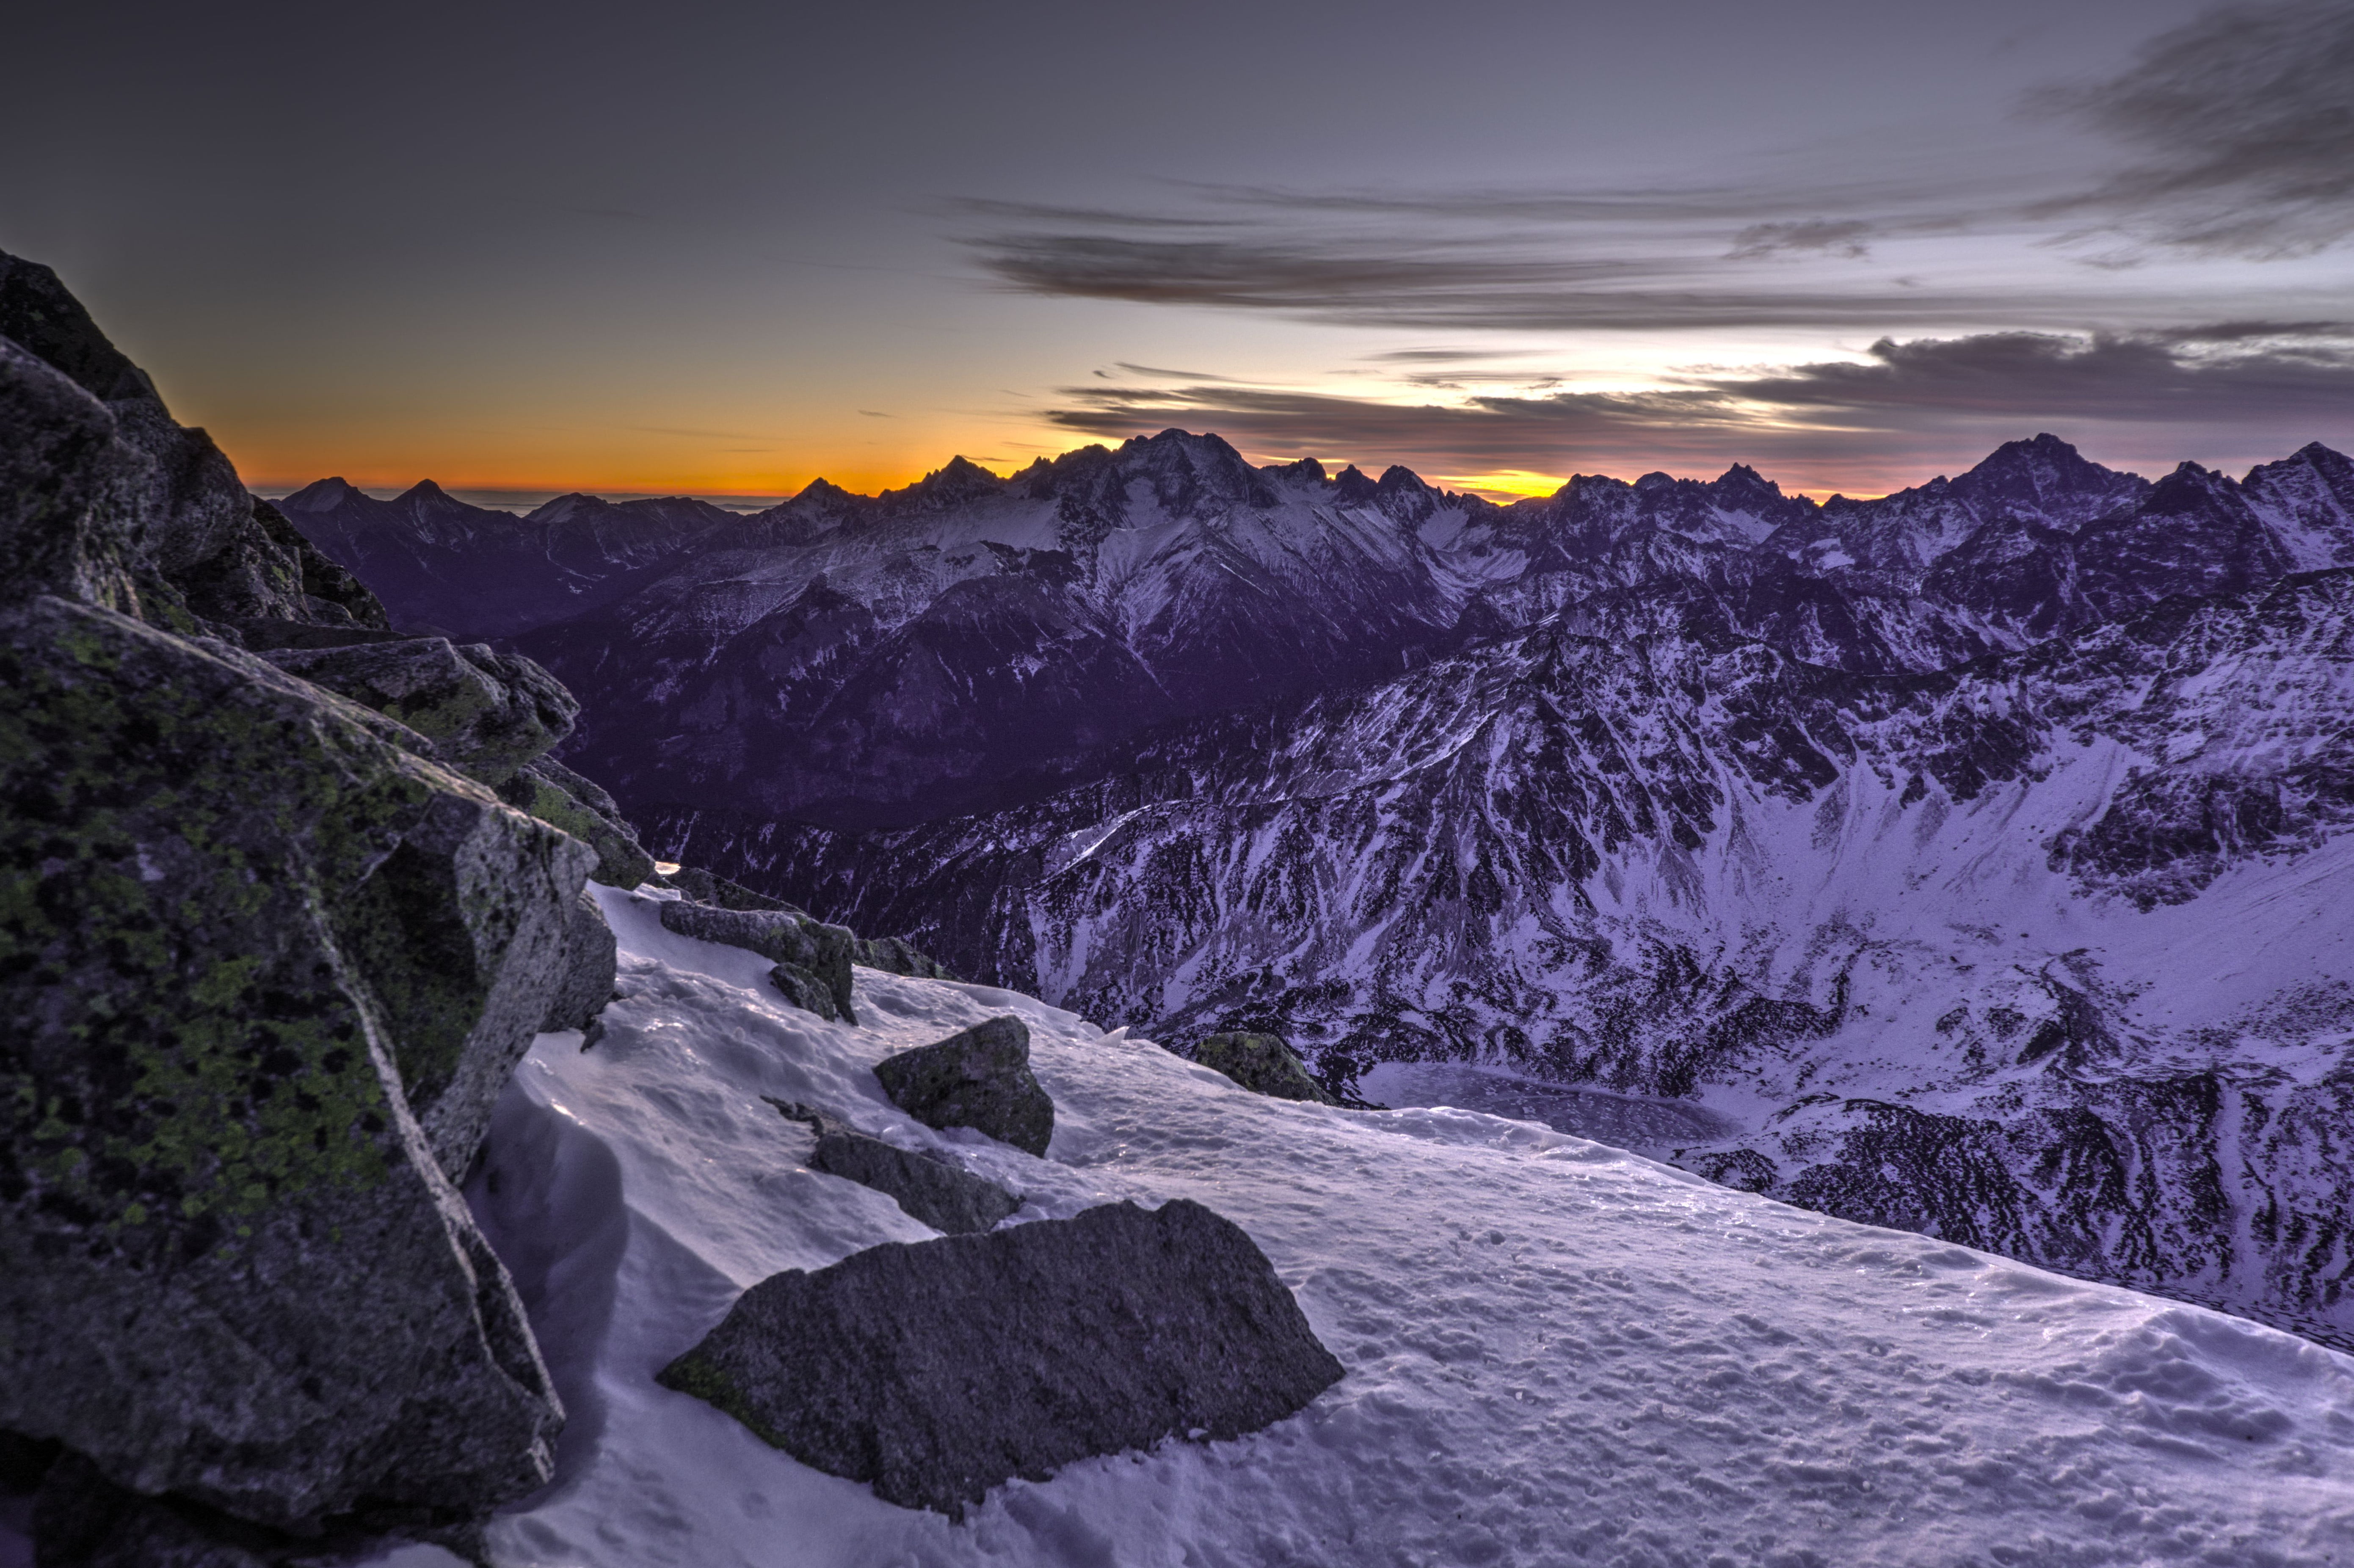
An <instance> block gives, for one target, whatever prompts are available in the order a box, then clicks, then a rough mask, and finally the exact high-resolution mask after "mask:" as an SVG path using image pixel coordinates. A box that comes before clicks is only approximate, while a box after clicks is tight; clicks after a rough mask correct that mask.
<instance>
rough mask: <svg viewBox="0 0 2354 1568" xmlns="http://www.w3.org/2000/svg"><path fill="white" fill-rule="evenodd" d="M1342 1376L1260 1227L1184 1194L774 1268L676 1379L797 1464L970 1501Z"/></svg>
mask: <svg viewBox="0 0 2354 1568" xmlns="http://www.w3.org/2000/svg"><path fill="white" fill-rule="evenodd" d="M1341 1375H1342V1368H1341V1363H1340V1362H1339V1361H1336V1360H1335V1359H1334V1358H1333V1356H1332V1354H1331V1352H1330V1351H1327V1350H1325V1349H1324V1347H1323V1346H1322V1345H1321V1344H1320V1343H1318V1342H1317V1340H1316V1336H1315V1333H1314V1332H1313V1330H1310V1328H1309V1326H1308V1321H1307V1319H1306V1318H1305V1317H1303V1316H1302V1315H1301V1313H1300V1310H1299V1304H1298V1303H1296V1302H1295V1301H1293V1300H1292V1298H1291V1293H1290V1292H1289V1291H1288V1290H1286V1289H1285V1288H1284V1287H1283V1285H1282V1282H1281V1281H1280V1280H1278V1279H1277V1277H1276V1276H1275V1270H1274V1268H1273V1267H1272V1266H1270V1265H1269V1264H1268V1263H1267V1257H1266V1255H1264V1254H1262V1253H1261V1252H1260V1251H1259V1250H1258V1248H1257V1245H1254V1244H1253V1243H1252V1241H1251V1239H1250V1237H1249V1236H1248V1235H1246V1234H1244V1233H1243V1231H1242V1230H1241V1228H1240V1227H1239V1226H1236V1225H1235V1224H1232V1223H1231V1222H1229V1221H1227V1220H1224V1219H1221V1218H1220V1217H1219V1216H1217V1215H1216V1214H1214V1213H1211V1212H1210V1211H1209V1210H1207V1209H1205V1208H1204V1207H1202V1206H1201V1205H1200V1204H1198V1203H1194V1202H1188V1201H1186V1200H1184V1199H1178V1200H1176V1201H1174V1202H1169V1203H1166V1204H1163V1205H1162V1206H1161V1208H1160V1209H1159V1210H1157V1211H1153V1212H1150V1213H1147V1212H1146V1211H1144V1210H1142V1209H1140V1208H1137V1207H1136V1206H1135V1205H1133V1204H1129V1203H1119V1204H1106V1205H1104V1206H1103V1207H1100V1208H1095V1209H1089V1210H1088V1211H1087V1212H1086V1213H1082V1214H1080V1215H1078V1216H1077V1217H1076V1218H1074V1219H1068V1220H1040V1221H1036V1222H1034V1223H1032V1224H1023V1225H1014V1226H1012V1227H1010V1228H1008V1229H1005V1230H1002V1231H994V1232H991V1234H988V1235H982V1236H950V1237H944V1238H942V1239H941V1240H939V1241H936V1242H919V1243H915V1244H905V1243H895V1244H890V1245H883V1246H876V1247H869V1248H868V1249H867V1250H865V1251H864V1252H862V1253H857V1254H855V1255H852V1256H850V1257H847V1258H844V1259H843V1261H842V1262H840V1263H837V1264H835V1265H833V1266H832V1267H830V1268H823V1269H820V1270H818V1271H817V1272H815V1273H813V1274H812V1273H805V1272H803V1271H802V1270H800V1269H792V1270H790V1271H788V1272H786V1273H783V1274H779V1275H775V1276H773V1277H769V1278H768V1279H765V1280H763V1281H761V1282H760V1283H759V1284H758V1285H756V1286H754V1287H752V1288H751V1289H750V1290H748V1291H747V1292H745V1293H744V1295H743V1297H742V1298H740V1299H739V1300H738V1301H737V1303H736V1305H735V1307H734V1308H731V1309H730V1310H729V1312H728V1314H727V1317H726V1320H725V1321H724V1322H722V1323H721V1324H720V1325H719V1327H718V1328H716V1329H715V1330H712V1331H711V1333H710V1334H709V1335H708V1336H707V1337H706V1338H705V1340H704V1341H703V1342H702V1343H701V1344H700V1345H697V1346H696V1347H695V1349H694V1350H692V1351H688V1352H687V1353H686V1354H685V1355H684V1356H682V1357H680V1358H679V1359H678V1360H677V1361H673V1362H672V1363H671V1364H670V1365H669V1366H668V1367H666V1368H664V1369H663V1372H662V1381H663V1383H666V1384H667V1385H668V1386H670V1387H672V1388H675V1389H679V1390H682V1391H684V1392H685V1393H692V1394H695V1395H696V1396H697V1397H699V1398H702V1399H705V1400H708V1401H710V1402H711V1403H712V1404H716V1405H717V1406H718V1407H719V1408H720V1409H722V1410H725V1411H726V1412H727V1413H728V1414H730V1415H733V1416H735V1417H736V1418H737V1420H739V1421H741V1422H743V1423H744V1425H747V1426H748V1427H750V1428H751V1429H752V1430H753V1431H754V1432H755V1433H757V1434H758V1436H760V1437H761V1438H762V1439H763V1440H765V1441H767V1442H769V1443H771V1444H773V1445H775V1446H778V1447H779V1448H782V1449H784V1450H785V1451H786V1452H787V1453H789V1454H790V1455H792V1456H793V1457H795V1458H797V1459H799V1460H801V1462H802V1463H803V1464H807V1465H811V1466H814V1467H817V1468H819V1469H822V1470H824V1471H826V1472H827V1473H828V1474H831V1475H836V1476H844V1477H848V1478H851V1479H853V1480H859V1481H866V1482H869V1483H871V1484H872V1485H873V1486H874V1488H875V1495H876V1496H878V1497H881V1498H883V1499H886V1500H888V1501H891V1502H895V1503H897V1504H899V1505H900V1506H902V1507H905V1508H931V1509H937V1510H940V1511H941V1512H943V1513H946V1514H948V1515H949V1517H951V1518H961V1517H962V1516H963V1512H964V1508H965V1505H967V1504H969V1503H974V1502H979V1501H980V1500H981V1499H982V1497H983V1496H984V1495H986V1493H987V1492H988V1490H989V1489H990V1488H991V1487H993V1486H997V1485H999V1484H1000V1483H1002V1482H1004V1481H1007V1480H1010V1479H1012V1478H1014V1477H1017V1476H1020V1477H1025V1478H1030V1479H1034V1480H1044V1479H1045V1478H1047V1477H1048V1476H1050V1475H1052V1474H1053V1473H1054V1471H1055V1469H1056V1468H1057V1467H1060V1466H1063V1465H1067V1464H1070V1463H1072V1462H1073V1461H1074V1460H1077V1459H1083V1458H1087V1457H1091V1456H1093V1455H1097V1454H1115V1453H1119V1452H1120V1451H1121V1450H1123V1449H1128V1448H1141V1447H1146V1446H1150V1445H1151V1444H1153V1443H1156V1442H1158V1441H1160V1440H1161V1439H1162V1438H1164V1437H1193V1438H1197V1439H1198V1438H1203V1437H1206V1438H1212V1439H1216V1438H1225V1437H1235V1436H1241V1435H1242V1434H1244V1433H1246V1432H1255V1431H1257V1430H1258V1429H1259V1428H1261V1427H1263V1426H1267V1425H1270V1424H1272V1423H1274V1422H1277V1421H1279V1420H1281V1419H1283V1418H1284V1417H1285V1416H1287V1415H1289V1414H1292V1413H1293V1412H1295V1411H1297V1410H1299V1408H1300V1407H1301V1406H1303V1405H1305V1404H1308V1402H1309V1401H1310V1400H1312V1399H1314V1398H1315V1397H1316V1395H1317V1394H1319V1393H1322V1392H1323V1391H1324V1390H1325V1389H1326V1388H1329V1387H1331V1385H1332V1384H1333V1383H1336V1382H1338V1381H1339V1380H1340V1378H1341Z"/></svg>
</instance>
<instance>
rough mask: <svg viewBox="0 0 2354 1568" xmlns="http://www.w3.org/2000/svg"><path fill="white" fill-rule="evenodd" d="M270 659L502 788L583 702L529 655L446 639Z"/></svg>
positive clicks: (554, 738)
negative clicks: (394, 722) (393, 722)
mask: <svg viewBox="0 0 2354 1568" xmlns="http://www.w3.org/2000/svg"><path fill="white" fill-rule="evenodd" d="M268 658H269V660H270V662H271V663H273V664H276V665H277V666H278V667H279V668H280V669H281V670H286V671H290V672H292V673H294V674H297V675H300V676H302V678H303V679H304V680H306V681H309V682H311V683H313V684H314V685H321V686H324V687H326V688H327V689H328V690H329V691H332V692H341V693H342V694H344V695H345V696H347V697H350V698H351V699H352V700H353V701H355V702H357V703H361V704H364V705H366V706H368V707H371V708H374V709H376V711H377V712H378V713H382V714H389V715H391V716H392V717H394V718H397V719H398V720H399V721H400V722H401V723H403V724H405V725H407V726H408V727H409V728H411V729H413V730H416V731H417V732H418V733H419V734H420V735H422V736H425V737H426V738H427V739H429V740H430V741H432V742H433V744H434V746H435V747H436V749H437V751H438V753H439V755H440V757H441V758H442V759H443V760H444V761H446V762H448V763H449V765H450V766H451V767H452V768H456V769H457V770H458V771H459V772H461V773H463V774H466V775H467V776H468V777H470V778H473V779H481V780H482V782H483V783H485V784H488V785H491V786H492V787H493V788H496V787H497V786H499V785H502V784H504V783H505V782H507V780H509V779H513V778H514V776H515V771H516V769H518V768H521V767H522V766H523V765H524V764H525V763H526V762H529V761H531V760H532V759H534V758H536V757H538V756H539V755H540V754H541V753H543V752H545V751H546V750H548V749H549V748H550V747H553V746H555V745H556V744H557V742H558V741H561V740H562V739H563V738H564V737H565V736H567V735H569V734H570V733H571V732H572V720H573V717H574V715H577V714H578V712H579V705H578V703H575V702H574V701H573V700H572V694H570V693H569V692H567V691H566V690H565V689H564V688H563V687H562V686H561V685H559V684H557V682H556V679H555V677H553V676H551V675H550V674H548V673H547V672H546V671H545V670H543V669H541V668H540V667H539V666H538V665H536V664H535V663H533V662H531V661H530V660H528V659H517V658H513V657H510V656H507V655H504V654H500V653H495V652H492V651H491V649H490V648H488V647H487V646H484V645H483V644H481V643H475V644H472V645H471V646H469V647H465V648H459V647H454V646H452V645H451V643H450V642H449V641H447V640H446V639H444V638H440V637H419V638H414V639H411V640H408V641H398V642H366V643H360V644H358V645H355V646H352V647H345V648H279V649H272V650H271V651H270V652H269V654H268Z"/></svg>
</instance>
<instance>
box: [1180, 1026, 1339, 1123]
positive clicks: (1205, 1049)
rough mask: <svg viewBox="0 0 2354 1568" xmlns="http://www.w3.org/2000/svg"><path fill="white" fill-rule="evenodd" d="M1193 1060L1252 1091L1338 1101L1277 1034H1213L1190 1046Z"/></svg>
mask: <svg viewBox="0 0 2354 1568" xmlns="http://www.w3.org/2000/svg"><path fill="white" fill-rule="evenodd" d="M1193 1060H1195V1061H1196V1062H1199V1063H1200V1064H1202V1065H1204V1067H1215V1068H1216V1069H1217V1070H1218V1071H1219V1072H1221V1073H1224V1074H1225V1075H1226V1076H1227V1077H1229V1078H1232V1079H1233V1080H1234V1081H1235V1083H1237V1084H1240V1085H1241V1086H1243V1087H1245V1088H1246V1089H1248V1090H1250V1091H1251V1092H1252V1093H1253V1094H1259V1095H1267V1096H1268V1097H1272V1098H1275V1099H1278V1100H1309V1101H1311V1102H1313V1103H1315V1104H1317V1105H1326V1106H1334V1105H1339V1104H1340V1103H1341V1102H1340V1101H1339V1100H1337V1099H1335V1098H1334V1097H1332V1096H1331V1095H1330V1094H1328V1093H1326V1092H1325V1089H1324V1087H1323V1086H1322V1085H1320V1084H1319V1083H1318V1082H1317V1081H1316V1080H1315V1079H1313V1078H1311V1077H1310V1076H1309V1075H1308V1069H1307V1068H1306V1067H1305V1066H1303V1065H1300V1061H1299V1057H1298V1056H1296V1055H1294V1054H1292V1050H1291V1047H1290V1046H1289V1045H1288V1044H1284V1042H1283V1040H1282V1038H1281V1037H1280V1036H1279V1035H1274V1034H1213V1035H1210V1036H1209V1037H1208V1038H1207V1039H1204V1041H1203V1042H1202V1043H1201V1044H1199V1045H1197V1046H1195V1047H1194V1048H1193Z"/></svg>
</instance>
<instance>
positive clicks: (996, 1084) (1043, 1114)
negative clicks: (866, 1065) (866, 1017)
mask: <svg viewBox="0 0 2354 1568" xmlns="http://www.w3.org/2000/svg"><path fill="white" fill-rule="evenodd" d="M875 1076H876V1077H877V1078H879V1079H881V1080H882V1083H883V1092H884V1093H885V1094H886V1095H888V1096H889V1097H891V1103H892V1104H893V1105H895V1106H897V1107H899V1108H900V1109H901V1110H903V1111H906V1112H907V1114H908V1115H909V1116H911V1117H914V1118H916V1119H917V1121H919V1122H922V1123H923V1124H924V1125H925V1126H926V1127H930V1128H951V1127H969V1128H973V1129H974V1130H975V1131H977V1132H984V1133H987V1134H988V1135H989V1136H990V1137H991V1138H993V1139H997V1140H998V1141H999V1142H1001V1143H1010V1144H1012V1145H1013V1147H1014V1148H1016V1149H1021V1150H1028V1151H1029V1152H1030V1153H1032V1154H1044V1153H1045V1152H1046V1145H1047V1144H1048V1143H1049V1142H1051V1141H1053V1139H1054V1137H1055V1102H1054V1100H1053V1099H1052V1098H1050V1097H1048V1096H1047V1093H1046V1091H1045V1090H1044V1088H1041V1087H1040V1086H1039V1084H1038V1076H1037V1075H1036V1074H1034V1073H1033V1072H1032V1071H1031V1070H1030V1029H1029V1026H1028V1025H1027V1024H1024V1023H1023V1022H1022V1021H1021V1020H1020V1019H1018V1018H1014V1017H1011V1016H1008V1017H1004V1018H991V1019H987V1020H984V1021H983V1022H980V1023H976V1024H974V1025H973V1026H972V1027H971V1028H970V1029H966V1030H961V1031H960V1032H958V1033H954V1034H951V1035H949V1037H948V1038H947V1039H945V1040H943V1041H940V1042H939V1043H938V1044H933V1045H922V1046H918V1047H917V1048H916V1049H915V1050H913V1051H902V1052H900V1053H898V1054H896V1055H893V1056H885V1057H884V1058H883V1060H881V1061H880V1062H877V1063H876V1064H875Z"/></svg>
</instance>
